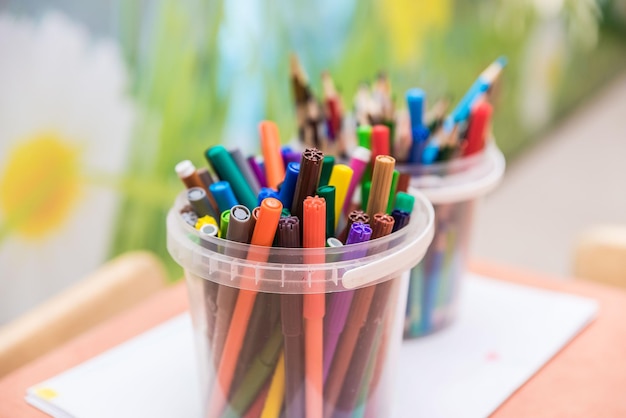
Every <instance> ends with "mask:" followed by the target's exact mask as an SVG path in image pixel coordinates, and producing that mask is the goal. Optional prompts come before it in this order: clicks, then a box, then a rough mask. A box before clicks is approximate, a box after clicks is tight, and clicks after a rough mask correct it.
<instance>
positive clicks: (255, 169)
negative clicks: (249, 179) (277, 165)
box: [246, 156, 267, 187]
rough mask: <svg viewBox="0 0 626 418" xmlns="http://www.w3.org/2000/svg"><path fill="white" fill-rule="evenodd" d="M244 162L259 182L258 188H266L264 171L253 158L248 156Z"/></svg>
mask: <svg viewBox="0 0 626 418" xmlns="http://www.w3.org/2000/svg"><path fill="white" fill-rule="evenodd" d="M246 161H247V162H248V166H249V167H250V170H251V171H252V174H254V177H255V178H256V179H257V181H258V182H259V186H260V187H267V179H266V178H265V170H263V168H261V166H260V165H259V163H258V162H257V161H256V158H255V157H254V156H250V157H248V158H247V159H246Z"/></svg>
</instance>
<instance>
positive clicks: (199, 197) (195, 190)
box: [187, 187, 216, 217]
mask: <svg viewBox="0 0 626 418" xmlns="http://www.w3.org/2000/svg"><path fill="white" fill-rule="evenodd" d="M187 200H189V203H190V204H191V206H192V207H193V210H194V211H195V212H196V214H197V215H198V216H199V217H202V216H215V215H216V212H215V211H214V210H213V207H212V206H211V202H209V198H208V197H207V193H206V192H205V191H204V189H203V188H201V187H192V188H191V189H188V190H187Z"/></svg>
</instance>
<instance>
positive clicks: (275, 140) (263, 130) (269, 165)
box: [259, 120, 285, 190]
mask: <svg viewBox="0 0 626 418" xmlns="http://www.w3.org/2000/svg"><path fill="white" fill-rule="evenodd" d="M259 133H260V134H261V150H262V152H263V160H264V161H265V177H266V178H267V186H268V187H271V188H272V189H274V190H278V185H279V184H280V182H281V181H283V180H284V179H285V163H284V162H283V156H282V154H281V153H280V135H279V133H278V126H276V124H275V123H274V122H271V121H269V120H264V121H263V122H261V123H260V124H259Z"/></svg>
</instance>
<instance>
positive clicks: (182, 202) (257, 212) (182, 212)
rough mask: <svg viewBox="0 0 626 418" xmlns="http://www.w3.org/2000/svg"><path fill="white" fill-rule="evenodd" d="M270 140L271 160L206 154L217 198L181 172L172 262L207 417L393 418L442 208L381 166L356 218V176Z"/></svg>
mask: <svg viewBox="0 0 626 418" xmlns="http://www.w3.org/2000/svg"><path fill="white" fill-rule="evenodd" d="M260 135H261V144H262V147H261V148H262V150H263V159H262V160H260V159H256V158H252V159H250V158H249V159H245V158H234V157H233V154H236V152H237V151H230V152H229V151H227V150H226V149H225V148H224V147H222V146H215V147H212V148H210V149H209V150H207V152H206V154H205V155H206V158H207V160H208V162H209V165H210V166H211V168H212V170H213V171H214V172H215V175H216V177H217V178H212V179H211V180H210V184H206V183H205V184H204V185H203V184H202V183H199V182H198V181H196V180H197V178H196V177H199V178H200V180H201V177H200V176H196V175H195V174H197V171H198V170H195V168H194V167H193V166H190V163H188V162H184V163H181V164H179V165H178V166H177V170H176V171H177V173H178V174H179V176H180V177H181V179H182V180H183V182H184V183H185V185H187V187H188V190H187V191H186V192H184V193H183V194H181V196H179V198H178V200H177V202H176V204H175V206H174V208H173V209H172V211H170V214H169V215H168V249H169V251H170V253H171V254H172V256H173V257H174V258H175V259H176V261H177V262H179V264H181V265H182V266H183V268H184V270H185V275H186V277H187V283H188V286H189V294H190V301H191V309H192V316H193V319H194V327H195V330H196V332H197V339H198V348H199V352H200V356H199V357H200V359H201V365H200V369H201V374H202V381H203V391H204V394H205V401H206V404H205V406H206V411H207V414H206V415H207V416H209V417H279V416H285V417H305V416H306V417H327V418H329V417H348V416H349V417H354V416H384V415H385V414H386V413H388V411H389V409H390V407H391V405H390V402H391V397H390V394H391V393H390V392H391V391H392V388H393V385H392V383H391V382H389V378H390V375H391V373H392V370H391V367H390V366H389V361H388V360H389V358H390V356H391V355H392V354H393V352H394V350H395V349H396V348H397V345H398V344H399V342H400V340H401V328H402V327H401V322H402V321H403V315H404V310H403V309H401V308H402V307H403V306H404V304H403V303H401V304H400V305H402V306H399V302H400V301H404V300H406V291H407V284H408V275H409V269H410V268H411V267H413V266H414V265H416V264H417V263H418V262H419V261H420V259H421V258H422V256H423V255H424V253H425V251H426V248H427V247H428V245H429V244H430V241H431V239H432V234H433V212H432V207H431V206H430V205H429V204H428V202H427V201H426V200H425V199H424V198H423V197H422V196H421V195H419V194H418V195H412V194H408V193H406V192H405V191H398V187H397V184H396V187H395V188H394V186H393V180H394V167H395V160H394V158H393V157H391V156H389V155H378V156H377V157H376V159H375V162H374V164H373V166H372V167H371V187H370V192H369V194H368V196H367V200H362V201H360V202H357V204H355V205H354V208H350V211H349V212H348V213H347V216H346V215H345V213H344V209H345V208H346V205H345V201H346V199H347V196H348V193H349V190H350V186H351V184H352V181H353V176H354V172H355V170H354V169H352V168H351V166H348V165H343V164H334V161H333V160H330V159H328V158H326V156H325V155H324V154H323V153H322V152H321V151H320V150H318V149H316V148H313V147H310V148H307V149H306V150H304V151H303V152H302V153H300V154H297V155H298V156H299V160H298V161H297V162H295V161H293V158H294V155H293V154H296V153H294V152H292V151H289V152H285V150H284V149H281V148H280V145H279V144H280V141H279V138H278V130H277V128H276V126H275V125H274V124H273V123H272V122H269V121H265V122H262V123H261V124H260ZM251 161H253V163H250V162H251ZM255 167H256V168H255ZM325 170H326V171H328V173H327V174H326V175H323V173H324V171H325ZM257 171H258V172H260V173H261V174H262V176H261V175H259V174H258V173H257ZM246 173H247V174H246ZM250 178H254V180H255V181H256V184H257V185H258V186H259V190H258V193H255V191H254V187H253V185H251V184H250ZM190 179H191V180H190ZM216 184H220V186H219V187H214V186H215V185H216ZM212 186H213V187H212ZM352 188H353V189H354V188H355V187H352ZM322 196H323V197H322ZM389 209H390V210H389ZM224 222H226V223H227V225H226V226H224ZM401 278H404V279H405V280H401Z"/></svg>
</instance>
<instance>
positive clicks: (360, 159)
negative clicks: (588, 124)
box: [343, 128, 372, 216]
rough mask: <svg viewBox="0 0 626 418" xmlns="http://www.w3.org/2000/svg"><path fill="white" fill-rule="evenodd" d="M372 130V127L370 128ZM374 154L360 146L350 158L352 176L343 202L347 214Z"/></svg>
mask: <svg viewBox="0 0 626 418" xmlns="http://www.w3.org/2000/svg"><path fill="white" fill-rule="evenodd" d="M370 131H371V128H370ZM371 156H372V152H371V151H370V150H369V149H367V148H365V147H362V146H358V147H356V148H355V150H354V151H353V152H352V158H351V160H350V168H351V169H352V178H351V179H350V185H349V186H348V190H347V191H346V197H345V199H344V202H343V213H344V214H345V215H346V216H347V215H348V214H349V213H350V205H351V204H352V197H353V196H354V191H355V189H356V187H357V186H358V185H359V184H360V183H361V179H362V177H363V174H364V173H365V170H366V168H367V164H368V163H369V161H370V159H371Z"/></svg>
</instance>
